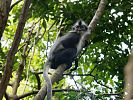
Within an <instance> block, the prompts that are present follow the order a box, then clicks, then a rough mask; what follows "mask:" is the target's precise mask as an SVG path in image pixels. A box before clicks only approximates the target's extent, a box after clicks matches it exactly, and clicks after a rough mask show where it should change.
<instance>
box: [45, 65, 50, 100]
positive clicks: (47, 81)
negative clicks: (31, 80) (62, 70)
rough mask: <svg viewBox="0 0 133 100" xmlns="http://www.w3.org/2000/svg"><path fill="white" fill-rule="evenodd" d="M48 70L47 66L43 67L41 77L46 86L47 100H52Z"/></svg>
mask: <svg viewBox="0 0 133 100" xmlns="http://www.w3.org/2000/svg"><path fill="white" fill-rule="evenodd" d="M45 65H46V64H45ZM48 70H49V66H47V65H46V66H44V72H43V77H44V79H45V81H46V86H47V100H52V83H51V79H50V78H49V76H48Z"/></svg>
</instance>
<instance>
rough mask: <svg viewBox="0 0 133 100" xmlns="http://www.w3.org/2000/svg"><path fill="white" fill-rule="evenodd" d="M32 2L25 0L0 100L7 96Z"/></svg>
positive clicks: (8, 57) (0, 88)
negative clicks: (14, 62) (14, 61)
mask: <svg viewBox="0 0 133 100" xmlns="http://www.w3.org/2000/svg"><path fill="white" fill-rule="evenodd" d="M30 3H31V0H25V2H24V5H23V8H22V12H21V15H20V20H19V23H18V26H17V30H16V33H15V37H14V40H13V43H12V46H11V48H10V50H9V52H8V55H7V59H6V64H5V69H4V75H3V77H2V80H1V83H0V100H2V98H3V95H4V94H5V91H6V88H7V85H8V83H9V80H10V77H11V74H12V69H13V60H14V57H15V54H16V52H17V50H18V46H19V43H20V40H21V37H22V33H23V29H24V26H25V22H26V19H27V14H28V9H29V6H30Z"/></svg>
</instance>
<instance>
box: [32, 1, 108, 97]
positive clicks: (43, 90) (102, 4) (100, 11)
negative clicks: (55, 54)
mask: <svg viewBox="0 0 133 100" xmlns="http://www.w3.org/2000/svg"><path fill="white" fill-rule="evenodd" d="M105 5H106V0H101V1H100V4H99V6H98V9H97V11H96V13H95V15H94V17H93V19H92V21H91V23H90V24H89V26H88V28H89V31H90V32H89V34H87V35H86V36H85V37H83V38H84V40H85V39H87V38H88V36H90V33H91V30H94V28H95V27H96V24H97V23H98V21H99V20H100V18H101V16H102V14H103V12H104V8H105ZM89 39H90V38H89ZM87 40H88V39H87ZM64 71H65V66H59V67H58V68H57V69H56V71H55V73H56V74H55V73H54V74H53V75H52V77H51V81H52V83H54V82H56V81H57V82H58V81H59V78H62V75H63V72H64ZM45 96H46V84H44V85H43V87H42V88H41V89H40V91H39V92H38V94H37V95H36V96H35V99H34V100H43V99H44V97H45Z"/></svg>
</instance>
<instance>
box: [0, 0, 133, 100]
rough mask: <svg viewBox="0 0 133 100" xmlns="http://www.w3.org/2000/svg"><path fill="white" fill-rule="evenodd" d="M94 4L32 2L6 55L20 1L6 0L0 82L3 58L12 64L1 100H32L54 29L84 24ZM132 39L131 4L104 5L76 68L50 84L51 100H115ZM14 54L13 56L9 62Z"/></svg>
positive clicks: (117, 0)
mask: <svg viewBox="0 0 133 100" xmlns="http://www.w3.org/2000/svg"><path fill="white" fill-rule="evenodd" d="M5 1H8V0H5ZM9 1H10V0H9ZM25 1H26V0H25ZM29 1H30V0H29ZM3 2H4V1H3ZM27 2H28V0H27ZM99 2H100V0H32V1H31V5H30V6H29V10H28V14H25V16H26V17H27V20H26V19H22V21H24V20H26V23H23V22H22V23H21V25H20V26H21V27H23V24H24V26H25V27H24V29H22V31H23V34H22V38H21V37H20V38H21V41H20V44H16V46H17V45H18V50H17V49H16V50H15V51H14V53H13V54H11V55H10V56H9V50H10V48H11V47H12V44H13V41H14V36H15V33H16V32H17V31H16V30H17V26H18V25H19V24H18V23H19V22H20V20H21V19H20V16H21V15H22V13H21V11H22V7H23V6H24V1H23V0H17V1H16V0H12V2H11V6H10V7H9V8H8V7H7V8H8V12H9V15H8V14H7V16H8V20H7V22H5V23H6V27H5V29H3V30H2V27H4V24H2V21H3V20H1V19H2V17H1V16H2V14H1V12H0V20H1V22H0V28H1V29H0V30H1V31H0V34H1V37H0V38H1V43H0V78H2V76H3V75H4V73H5V72H4V69H5V65H6V62H8V60H7V57H9V58H10V60H11V59H13V62H12V64H13V66H12V67H11V68H12V69H11V78H10V81H9V83H7V84H8V86H7V89H6V95H5V96H4V99H3V100H5V99H6V100H9V99H11V98H17V99H20V98H21V99H22V98H23V100H33V98H34V97H35V95H36V94H37V92H38V90H39V89H40V88H41V86H42V85H43V83H44V79H43V76H42V72H43V65H44V63H45V61H46V59H47V55H48V52H49V50H50V47H51V46H52V45H53V43H54V41H55V40H56V36H57V34H58V32H59V31H60V29H61V28H62V27H63V28H64V33H65V32H67V31H69V30H71V27H72V25H73V24H74V23H75V22H76V20H78V19H80V18H82V19H83V20H84V21H85V22H86V23H87V24H89V23H90V21H91V19H92V18H93V16H94V14H95V12H96V10H97V7H98V4H99ZM9 4H10V3H9ZM27 4H28V3H27ZM0 5H1V4H0ZM0 7H1V6H0ZM0 11H2V8H0ZM24 11H26V10H24ZM3 23H4V21H3ZM2 25H3V26H2ZM21 27H20V28H19V29H20V30H21ZM18 32H20V31H18ZM18 37H19V36H18ZM132 38H133V1H132V0H128V1H127V0H108V3H107V5H106V8H105V11H104V13H103V15H102V17H101V18H100V21H99V22H98V24H97V26H96V28H95V30H93V32H92V36H91V39H90V42H89V45H88V47H87V48H86V49H84V50H83V52H82V54H81V57H80V59H79V62H78V63H79V66H78V69H77V70H75V71H73V72H72V73H71V74H70V73H69V72H70V70H67V71H65V72H64V75H63V79H62V80H61V81H60V82H58V83H54V85H53V89H54V97H53V98H55V100H94V99H95V100H113V99H116V100H121V99H122V95H123V92H124V72H123V70H124V66H125V65H126V63H127V61H128V55H129V53H130V51H131V48H132V47H133V39H132ZM17 39H18V38H17ZM17 39H16V40H17ZM18 41H19V40H18ZM13 50H14V49H13ZM10 51H11V50H10ZM15 53H16V54H15ZM14 54H15V57H14V58H12V55H14ZM73 66H74V64H73ZM6 74H9V73H6ZM14 100H15V99H14Z"/></svg>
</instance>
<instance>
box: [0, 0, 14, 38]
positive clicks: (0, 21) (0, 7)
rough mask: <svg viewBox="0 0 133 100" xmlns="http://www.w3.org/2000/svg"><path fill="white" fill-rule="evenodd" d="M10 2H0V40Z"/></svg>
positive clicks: (0, 0)
mask: <svg viewBox="0 0 133 100" xmlns="http://www.w3.org/2000/svg"><path fill="white" fill-rule="evenodd" d="M11 1H12V0H0V40H1V37H2V35H3V32H4V30H5V27H6V24H7V19H8V15H9V11H10V5H11Z"/></svg>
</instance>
